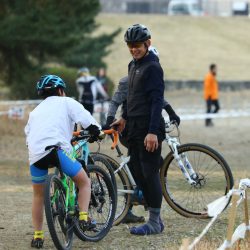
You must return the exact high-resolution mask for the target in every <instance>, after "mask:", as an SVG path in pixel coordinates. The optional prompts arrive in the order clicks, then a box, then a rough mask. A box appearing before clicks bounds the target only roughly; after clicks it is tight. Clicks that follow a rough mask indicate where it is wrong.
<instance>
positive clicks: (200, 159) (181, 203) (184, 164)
mask: <svg viewBox="0 0 250 250" xmlns="http://www.w3.org/2000/svg"><path fill="white" fill-rule="evenodd" d="M174 132H175V133H176V135H174V134H173V133H174ZM114 133H117V131H115V130H114ZM179 135H180V131H179V129H178V127H177V126H176V125H175V124H173V123H166V138H165V142H166V143H167V144H168V146H169V148H170V152H169V153H168V155H167V156H166V157H165V159H164V161H163V165H162V167H161V169H160V181H161V185H162V192H163V196H164V198H165V200H166V201H167V203H168V204H169V205H170V206H171V207H172V208H173V209H174V210H175V211H176V212H177V213H179V214H180V215H182V216H185V217H193V218H200V219H206V218H209V216H208V214H207V204H209V203H210V202H212V201H214V200H215V199H217V198H219V197H221V196H223V195H225V194H226V193H227V192H228V191H229V190H230V189H231V188H232V187H233V182H234V181H233V176H232V173H231V170H230V167H229V166H228V164H227V162H226V161H225V159H224V158H223V156H222V155H221V154H219V153H218V152H217V151H215V150H214V149H212V148H211V147H209V146H206V145H203V144H198V143H187V144H183V145H181V143H180V140H179ZM117 137H118V136H117V135H116V136H115V138H117ZM113 148H115V149H116V151H117V153H118V158H119V159H120V163H118V162H117V161H116V160H115V159H113V158H111V157H110V156H108V155H106V154H102V153H99V156H100V157H104V158H105V159H107V160H108V161H109V162H110V164H111V166H112V167H113V169H114V173H115V177H116V185H117V210H116V215H115V220H114V225H118V224H119V223H121V221H122V220H123V218H124V217H125V216H126V214H127V212H128V209H129V207H130V205H131V196H132V195H133V194H134V193H135V188H136V183H135V180H134V178H133V176H132V174H131V172H130V170H129V166H128V162H129V158H130V157H129V156H127V157H125V156H124V155H123V154H122V152H121V151H120V148H119V146H118V145H116V146H115V147H114V146H113ZM229 202H230V200H229V201H228V203H229Z"/></svg>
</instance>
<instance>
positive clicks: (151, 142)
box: [144, 134, 159, 152]
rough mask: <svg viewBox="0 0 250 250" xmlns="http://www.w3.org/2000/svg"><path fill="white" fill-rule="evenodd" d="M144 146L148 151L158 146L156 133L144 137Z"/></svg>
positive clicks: (152, 150)
mask: <svg viewBox="0 0 250 250" xmlns="http://www.w3.org/2000/svg"><path fill="white" fill-rule="evenodd" d="M144 146H145V147H146V150H147V151H148V152H154V151H155V150H156V149H157V148H158V146H159V143H158V138H157V135H155V134H147V136H146V137H145V139H144Z"/></svg>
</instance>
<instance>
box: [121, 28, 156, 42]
mask: <svg viewBox="0 0 250 250" xmlns="http://www.w3.org/2000/svg"><path fill="white" fill-rule="evenodd" d="M150 38H151V34H150V31H149V30H148V28H147V27H146V26H144V25H142V24H134V25H132V26H131V27H129V28H128V29H127V31H126V33H125V35H124V40H125V42H126V43H136V42H145V41H147V40H148V39H150Z"/></svg>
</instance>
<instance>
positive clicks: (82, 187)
mask: <svg viewBox="0 0 250 250" xmlns="http://www.w3.org/2000/svg"><path fill="white" fill-rule="evenodd" d="M72 179H73V181H74V182H75V184H76V186H77V187H78V189H79V192H78V204H79V208H80V211H82V212H87V211H88V207H89V201H90V193H91V185H90V179H89V177H88V176H87V174H86V173H85V171H84V170H83V169H81V170H80V171H79V172H78V173H77V175H76V176H74V177H73V178H72Z"/></svg>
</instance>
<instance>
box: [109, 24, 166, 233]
mask: <svg viewBox="0 0 250 250" xmlns="http://www.w3.org/2000/svg"><path fill="white" fill-rule="evenodd" d="M124 39H125V42H126V43H127V46H128V48H129V51H130V53H131V55H132V57H133V60H132V61H131V62H130V63H129V66H128V96H127V106H126V107H127V108H126V109H125V110H124V112H123V114H122V118H121V119H120V120H118V121H117V122H114V123H113V124H111V125H114V124H118V125H119V130H122V129H123V128H124V126H125V124H126V127H127V129H128V144H129V155H130V161H131V165H132V166H133V168H134V171H133V173H134V174H135V175H136V179H137V181H138V183H139V186H140V187H141V189H142V191H143V194H144V198H145V200H146V203H147V204H148V210H149V220H148V222H147V223H146V224H143V225H141V226H138V227H132V228H131V229H130V233H131V234H135V235H149V234H158V233H161V232H162V231H163V230H164V225H163V223H162V220H161V218H160V210H161V203H162V190H161V184H160V177H159V168H160V166H161V143H162V141H163V140H164V138H165V122H164V119H163V117H162V115H161V111H162V106H163V94H164V80H163V70H162V68H161V66H160V63H159V59H158V57H157V56H156V55H155V54H154V53H153V52H151V51H149V50H148V48H149V46H150V45H151V41H150V39H151V34H150V32H149V30H148V29H147V27H145V26H144V25H141V24H135V25H132V26H131V27H129V28H128V30H127V31H126V33H125V35H124Z"/></svg>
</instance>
